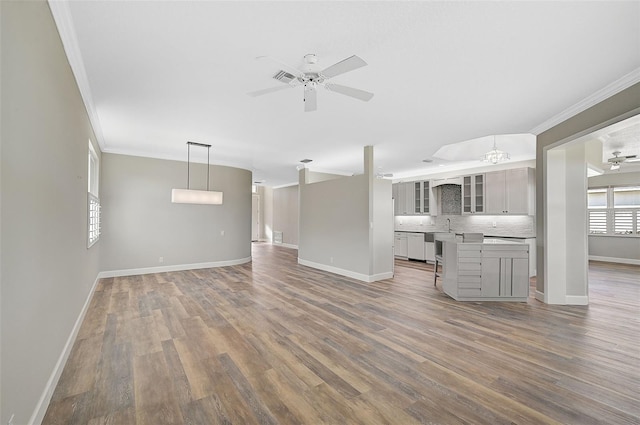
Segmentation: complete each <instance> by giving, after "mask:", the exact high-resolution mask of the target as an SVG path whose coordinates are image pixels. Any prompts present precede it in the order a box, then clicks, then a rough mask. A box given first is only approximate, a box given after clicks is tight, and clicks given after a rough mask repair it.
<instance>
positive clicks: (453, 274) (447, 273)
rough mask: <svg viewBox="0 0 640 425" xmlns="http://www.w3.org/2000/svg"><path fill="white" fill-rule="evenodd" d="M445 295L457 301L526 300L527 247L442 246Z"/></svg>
mask: <svg viewBox="0 0 640 425" xmlns="http://www.w3.org/2000/svg"><path fill="white" fill-rule="evenodd" d="M443 256H444V273H443V281H442V282H443V283H442V287H443V290H444V292H445V293H446V294H447V295H449V296H451V297H452V298H454V299H456V300H458V301H522V302H526V301H527V298H528V296H529V246H528V245H526V244H518V243H460V242H453V241H451V242H449V241H446V242H445V243H444V251H443Z"/></svg>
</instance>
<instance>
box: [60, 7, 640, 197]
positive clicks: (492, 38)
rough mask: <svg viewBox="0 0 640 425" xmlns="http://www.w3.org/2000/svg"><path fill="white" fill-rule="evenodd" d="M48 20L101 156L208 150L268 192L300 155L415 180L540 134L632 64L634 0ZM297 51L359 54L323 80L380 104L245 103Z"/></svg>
mask: <svg viewBox="0 0 640 425" xmlns="http://www.w3.org/2000/svg"><path fill="white" fill-rule="evenodd" d="M52 10H53V11H54V15H55V17H56V22H57V24H58V27H59V28H60V30H61V35H62V38H63V41H64V42H65V48H66V49H67V53H68V55H69V57H70V62H71V63H72V67H73V69H74V72H75V73H76V78H77V80H78V82H79V85H80V86H81V87H80V88H81V92H82V94H83V97H84V98H85V102H86V103H87V104H88V109H89V112H90V116H91V117H92V122H93V124H94V127H95V128H96V132H97V133H98V134H97V135H96V136H97V137H98V139H99V143H100V145H101V148H102V150H103V151H105V152H115V153H125V154H132V155H142V156H149V157H157V158H171V159H179V160H186V150H187V149H186V145H185V143H186V142H187V141H197V142H201V143H208V144H211V145H212V151H211V155H212V163H216V164H225V165H232V166H237V167H242V168H247V169H250V170H252V171H253V173H254V175H253V178H254V180H265V184H267V185H270V186H278V185H283V184H288V183H292V182H295V181H296V180H297V172H296V166H297V165H298V164H299V161H300V160H301V159H304V158H310V159H313V163H311V168H312V169H313V168H314V167H316V168H318V169H322V170H334V171H340V172H345V173H360V172H362V169H363V165H362V162H363V161H362V157H363V151H362V148H363V146H365V145H374V146H375V160H376V166H377V167H378V168H379V170H381V171H383V172H384V173H397V174H402V175H410V174H415V175H424V174H427V173H428V172H429V169H430V168H429V167H436V165H435V163H431V164H427V163H424V162H422V160H423V159H426V158H431V157H432V156H433V155H434V153H435V152H436V151H437V150H438V149H439V148H441V147H442V146H443V145H446V144H451V143H457V142H464V141H469V140H476V143H477V144H480V143H482V144H483V147H482V148H480V149H479V150H480V151H483V150H488V149H490V148H491V146H492V145H493V143H492V141H493V138H492V137H486V136H490V135H494V134H520V133H531V132H534V133H535V131H536V129H538V130H539V129H540V128H541V127H540V126H541V125H542V124H544V123H545V122H547V121H548V120H549V119H551V118H553V117H554V116H556V115H557V114H559V113H561V112H563V111H565V110H567V108H570V107H572V106H573V105H576V104H577V103H579V102H581V101H582V100H584V99H585V98H587V97H588V96H590V95H592V94H593V93H595V92H597V91H598V90H601V89H602V88H604V87H605V86H607V85H609V84H610V83H612V82H614V81H617V80H619V79H621V78H622V77H624V76H625V75H628V74H629V73H633V72H636V71H637V70H638V69H639V68H640V2H637V1H633V2H419V1H411V2H404V1H402V2H400V1H383V2H366V1H347V2H334V1H329V2H311V1H298V2H271V1H259V2H245V1H234V2H217V1H215V2H214V1H197V2H190V1H173V2H171V1H135V2H134V1H127V2H125V1H118V2H116V1H86V2H80V1H75V2H59V1H54V2H52ZM61 11H62V12H61ZM307 53H315V54H316V55H317V56H318V58H319V65H320V66H321V67H322V68H324V67H327V66H329V65H332V64H333V63H335V62H337V61H339V60H342V59H344V58H346V57H348V56H351V55H353V54H356V55H358V56H360V57H361V58H363V59H364V60H365V61H367V62H368V66H366V67H363V68H360V69H357V70H355V71H352V72H350V73H347V74H343V75H340V76H337V77H335V78H334V79H332V82H334V83H338V84H344V85H348V86H353V87H356V88H360V89H364V90H367V91H371V92H373V93H375V96H374V97H373V99H372V100H371V101H370V102H367V103H365V102H361V101H359V100H355V99H352V98H349V97H346V96H343V95H341V94H338V93H333V92H328V91H325V90H320V91H319V93H318V110H317V111H316V112H308V113H305V112H303V102H302V88H301V87H297V88H294V89H291V90H284V91H280V92H276V93H272V94H269V95H265V96H261V97H255V98H254V97H250V96H248V95H247V94H246V93H248V92H251V91H255V90H259V89H263V88H268V87H274V86H277V85H278V84H280V83H279V82H278V81H275V80H273V79H272V78H271V77H272V76H273V75H274V74H275V73H276V71H278V70H279V67H278V66H277V65H274V64H273V62H270V61H265V60H256V59H255V58H256V57H257V56H262V55H269V56H273V57H275V58H278V59H280V60H282V61H284V62H286V63H289V64H291V65H294V66H297V67H298V66H302V64H303V56H304V55H305V54H307ZM72 58H73V59H74V60H72ZM485 145H486V147H485ZM498 147H499V148H500V146H498ZM476 149H477V146H476ZM503 150H506V149H503ZM195 155H196V156H197V155H198V154H197V153H196V154H195ZM530 157H533V155H531V156H530ZM202 158H206V156H203V157H199V159H202ZM205 160H206V159H205ZM436 162H437V161H436ZM439 171H440V170H439Z"/></svg>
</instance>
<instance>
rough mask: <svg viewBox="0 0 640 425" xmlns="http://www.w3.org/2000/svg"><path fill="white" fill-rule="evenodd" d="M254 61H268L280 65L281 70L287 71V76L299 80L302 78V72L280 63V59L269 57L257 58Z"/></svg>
mask: <svg viewBox="0 0 640 425" xmlns="http://www.w3.org/2000/svg"><path fill="white" fill-rule="evenodd" d="M256 59H269V60H270V61H272V62H275V63H277V64H278V65H280V66H281V67H282V68H283V70H284V71H287V72H288V73H289V74H292V75H295V76H296V77H299V78H302V77H304V73H303V72H302V71H300V70H299V69H298V68H296V67H295V66H291V65H289V64H287V63H284V62H282V61H281V60H280V59H276V58H274V57H271V56H258V57H257V58H256Z"/></svg>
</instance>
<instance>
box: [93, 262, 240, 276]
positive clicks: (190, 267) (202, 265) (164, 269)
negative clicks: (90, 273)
mask: <svg viewBox="0 0 640 425" xmlns="http://www.w3.org/2000/svg"><path fill="white" fill-rule="evenodd" d="M249 261H251V257H246V258H240V259H238V260H227V261H212V262H208V263H193V264H176V265H173V266H160V267H145V268H140V269H125V270H109V271H104V272H100V273H99V274H98V278H100V279H103V278H105V277H121V276H135V275H139V274H150V273H165V272H178V271H182V270H196V269H210V268H212V267H225V266H236V265H238V264H244V263H248V262H249Z"/></svg>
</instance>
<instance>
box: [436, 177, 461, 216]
mask: <svg viewBox="0 0 640 425" xmlns="http://www.w3.org/2000/svg"><path fill="white" fill-rule="evenodd" d="M439 187H440V202H441V206H442V214H445V215H446V214H453V215H456V213H457V215H460V211H462V193H461V190H462V189H461V187H460V185H455V184H443V185H442V186H439Z"/></svg>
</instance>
